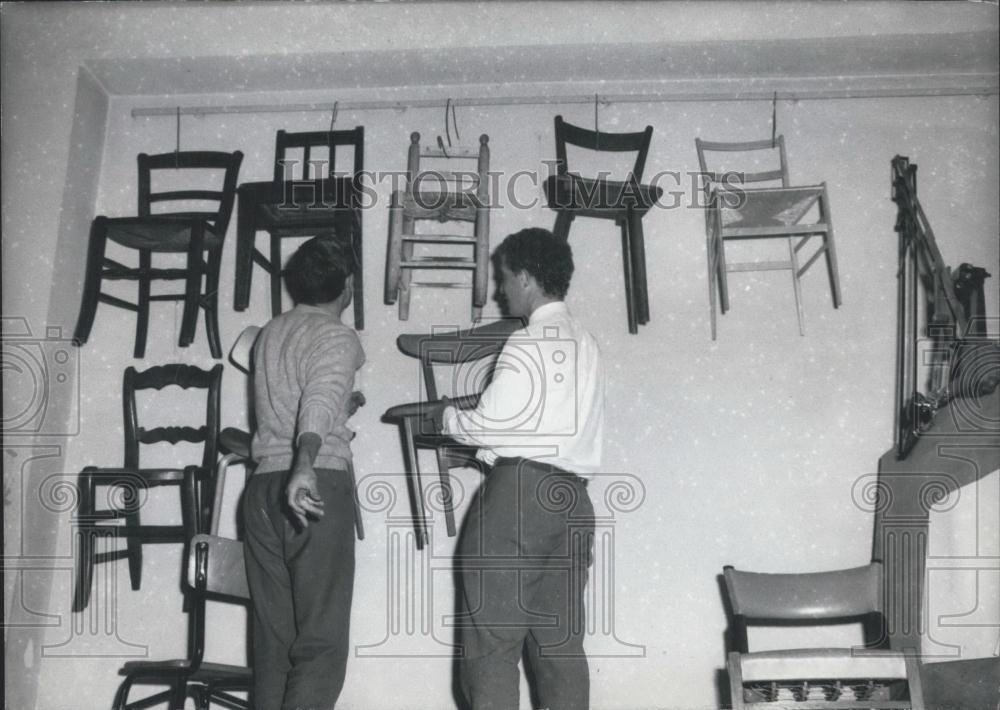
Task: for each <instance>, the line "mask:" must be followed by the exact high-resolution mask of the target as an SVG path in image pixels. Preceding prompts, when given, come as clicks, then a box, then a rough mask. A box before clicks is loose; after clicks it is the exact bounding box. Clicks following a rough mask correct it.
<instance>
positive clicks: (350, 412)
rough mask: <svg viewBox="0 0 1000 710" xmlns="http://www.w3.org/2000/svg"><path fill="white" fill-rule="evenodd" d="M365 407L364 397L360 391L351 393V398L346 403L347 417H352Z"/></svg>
mask: <svg viewBox="0 0 1000 710" xmlns="http://www.w3.org/2000/svg"><path fill="white" fill-rule="evenodd" d="M363 406H365V396H364V395H363V394H361V392H360V391H358V390H354V391H353V392H351V398H350V399H349V400H348V401H347V416H349V417H352V416H354V413H355V412H356V411H358V410H359V409H361V407H363Z"/></svg>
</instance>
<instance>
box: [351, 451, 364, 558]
mask: <svg viewBox="0 0 1000 710" xmlns="http://www.w3.org/2000/svg"><path fill="white" fill-rule="evenodd" d="M347 472H348V473H349V474H350V475H351V495H352V496H354V531H355V533H356V534H357V536H358V540H364V539H365V521H364V519H363V518H362V517H361V499H360V498H359V497H358V477H357V476H355V475H354V464H353V463H349V464H347Z"/></svg>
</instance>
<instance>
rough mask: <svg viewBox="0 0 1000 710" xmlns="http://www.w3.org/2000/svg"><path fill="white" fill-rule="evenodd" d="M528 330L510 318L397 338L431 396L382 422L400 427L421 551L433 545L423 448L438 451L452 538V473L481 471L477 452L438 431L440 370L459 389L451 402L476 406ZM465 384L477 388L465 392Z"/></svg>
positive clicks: (399, 407)
mask: <svg viewBox="0 0 1000 710" xmlns="http://www.w3.org/2000/svg"><path fill="white" fill-rule="evenodd" d="M521 327H523V321H522V320H521V319H519V318H507V319H503V320H499V321H496V322H494V323H489V324H487V325H483V326H479V327H478V328H472V329H469V330H462V331H457V330H455V331H446V332H432V333H428V334H404V335H400V336H399V337H398V338H397V339H396V345H397V346H398V347H399V349H400V351H402V353H403V354H404V355H407V356H408V357H412V358H415V359H417V360H419V361H420V374H421V379H422V380H423V383H424V389H425V391H426V393H427V400H426V401H425V402H420V403H413V404H401V405H397V406H395V407H392V408H390V409H389V410H388V411H386V413H385V414H384V415H383V417H382V420H383V421H385V422H387V423H392V424H396V425H397V426H398V427H399V431H400V436H401V439H402V445H403V465H404V467H405V469H406V474H407V484H408V486H409V490H410V497H411V501H412V502H413V506H412V507H413V510H414V512H415V524H414V527H415V533H416V541H417V546H418V548H423V546H424V545H426V544H427V543H428V542H429V535H430V534H429V531H428V526H427V512H426V505H425V501H424V490H423V485H422V484H421V480H420V475H421V471H420V459H419V452H420V450H421V449H424V450H426V449H430V450H433V451H434V453H435V456H436V457H437V466H438V478H439V481H440V491H441V494H440V495H441V500H442V504H443V508H444V514H445V527H446V530H447V533H448V536H449V537H454V536H455V534H456V528H455V513H454V508H453V498H452V488H451V473H450V471H451V469H452V468H456V467H460V466H471V467H476V468H479V467H480V462H479V461H477V459H476V457H475V455H476V448H475V447H470V446H465V445H463V444H460V443H458V442H456V441H454V440H453V439H451V438H450V437H447V436H444V435H442V434H440V433H439V432H437V431H436V429H435V427H434V425H433V415H434V412H435V411H436V409H437V408H438V407H439V406H440V397H441V394H442V391H441V390H442V388H441V387H440V385H439V383H438V380H437V379H436V377H435V368H436V367H449V368H451V371H452V378H451V380H452V383H453V385H458V386H453V387H450V388H449V389H450V390H451V392H450V394H447V396H448V397H449V403H450V404H452V405H454V406H456V407H458V408H460V409H467V408H472V407H475V406H476V404H477V403H478V401H479V394H480V393H481V392H482V389H483V388H485V386H486V385H487V384H488V383H489V380H490V377H491V375H492V370H493V364H494V361H495V360H496V357H497V355H499V354H500V351H501V350H502V349H503V346H504V343H506V342H507V338H508V337H509V336H510V335H511V333H513V332H514V331H515V330H517V329H518V328H521ZM461 383H471V386H470V387H465V388H463V387H461V386H460V385H461Z"/></svg>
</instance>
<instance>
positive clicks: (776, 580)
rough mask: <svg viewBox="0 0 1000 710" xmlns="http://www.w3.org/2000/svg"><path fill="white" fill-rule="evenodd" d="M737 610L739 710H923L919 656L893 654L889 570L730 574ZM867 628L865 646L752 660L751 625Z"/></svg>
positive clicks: (734, 659)
mask: <svg viewBox="0 0 1000 710" xmlns="http://www.w3.org/2000/svg"><path fill="white" fill-rule="evenodd" d="M724 579H725V586H726V592H727V594H728V597H729V602H730V604H731V607H732V612H733V617H732V619H731V627H730V638H731V639H732V644H733V649H732V650H730V652H729V654H728V657H727V661H726V668H727V670H728V672H729V689H730V694H731V700H732V706H733V708H734V710H751V709H752V708H759V709H760V710H765V709H768V710H770V709H772V708H774V709H777V708H801V709H806V708H808V709H811V710H820V709H821V708H829V709H830V710H833V709H835V708H880V709H887V708H896V709H902V708H911V709H912V710H923V709H924V699H923V689H922V686H921V681H920V672H919V664H918V660H917V658H916V656H915V655H914V654H913V653H904V652H902V651H893V650H890V649H889V648H888V641H889V637H888V634H887V629H886V623H885V617H884V614H883V608H884V602H883V589H882V565H881V563H879V562H873V563H871V564H869V565H865V566H864V567H856V568H853V569H845V570H837V571H833V572H814V573H809V574H761V573H755V572H743V571H738V570H735V569H733V568H732V567H726V568H725V569H724ZM852 620H854V621H860V622H861V623H862V624H863V628H864V630H865V645H864V646H861V647H854V648H806V649H785V650H777V651H758V652H750V651H749V648H748V639H747V626H748V624H764V625H785V626H787V625H799V626H819V625H822V624H829V623H847V622H850V621H852Z"/></svg>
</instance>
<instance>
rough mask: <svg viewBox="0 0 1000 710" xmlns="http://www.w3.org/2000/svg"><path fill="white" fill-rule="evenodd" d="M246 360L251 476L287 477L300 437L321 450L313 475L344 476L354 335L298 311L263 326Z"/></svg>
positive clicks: (323, 315)
mask: <svg viewBox="0 0 1000 710" xmlns="http://www.w3.org/2000/svg"><path fill="white" fill-rule="evenodd" d="M253 357H254V412H255V414H256V419H257V422H256V424H257V429H256V431H255V432H254V436H253V442H252V444H251V454H252V456H253V458H254V460H255V461H256V462H257V467H256V470H255V473H267V472H269V471H287V470H289V469H291V467H292V459H293V457H294V453H295V442H296V441H297V440H298V437H299V436H301V435H302V434H304V433H306V432H313V433H316V434H318V435H319V437H320V439H321V440H322V442H323V443H322V446H321V447H320V450H319V454H318V455H317V456H316V461H315V463H314V464H313V465H314V467H315V468H334V469H346V467H347V465H348V463H350V461H351V437H352V435H353V434H352V432H351V430H350V429H348V428H347V417H348V412H347V406H348V401H349V400H350V396H351V391H352V390H353V388H354V374H355V372H357V370H358V368H360V367H361V365H362V364H363V363H364V361H365V354H364V350H363V349H362V347H361V341H360V340H359V339H358V335H357V333H355V332H354V330H352V329H351V328H349V327H348V326H345V325H343V324H342V323H341V322H340V321H339V320H338V319H337V318H335V317H334V316H332V315H331V314H330V313H329V312H327V311H325V310H323V309H322V308H319V307H316V306H307V305H301V304H300V305H298V306H296V307H295V308H293V309H292V310H291V311H288V312H287V313H282V314H281V315H279V316H277V317H275V318H274V319H272V320H271V322H270V323H268V324H267V325H266V326H264V328H263V329H262V330H261V332H260V336H259V337H258V338H257V342H256V344H255V345H254V354H253Z"/></svg>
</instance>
